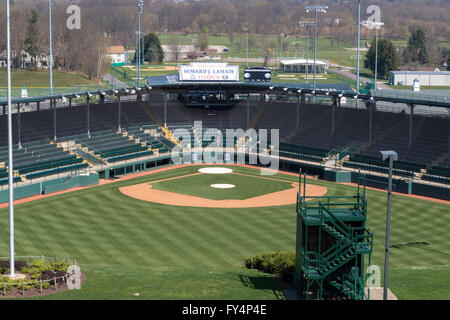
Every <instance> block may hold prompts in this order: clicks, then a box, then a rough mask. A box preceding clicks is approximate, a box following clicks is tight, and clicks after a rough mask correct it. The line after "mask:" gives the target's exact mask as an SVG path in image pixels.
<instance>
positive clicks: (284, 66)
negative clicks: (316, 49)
mask: <svg viewBox="0 0 450 320" xmlns="http://www.w3.org/2000/svg"><path fill="white" fill-rule="evenodd" d="M306 66H308V72H309V73H314V59H309V60H306V59H291V60H280V69H281V72H284V73H306ZM316 66H317V67H316V68H317V69H316V70H317V73H325V72H326V70H327V68H328V64H327V63H326V62H324V61H321V60H316Z"/></svg>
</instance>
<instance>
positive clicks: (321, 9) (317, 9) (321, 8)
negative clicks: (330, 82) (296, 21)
mask: <svg viewBox="0 0 450 320" xmlns="http://www.w3.org/2000/svg"><path fill="white" fill-rule="evenodd" d="M305 9H306V12H308V13H309V12H311V11H314V17H315V19H314V22H315V31H314V89H313V90H314V91H316V74H317V16H318V15H319V12H321V13H326V12H327V10H326V9H328V7H327V6H321V5H308V6H305Z"/></svg>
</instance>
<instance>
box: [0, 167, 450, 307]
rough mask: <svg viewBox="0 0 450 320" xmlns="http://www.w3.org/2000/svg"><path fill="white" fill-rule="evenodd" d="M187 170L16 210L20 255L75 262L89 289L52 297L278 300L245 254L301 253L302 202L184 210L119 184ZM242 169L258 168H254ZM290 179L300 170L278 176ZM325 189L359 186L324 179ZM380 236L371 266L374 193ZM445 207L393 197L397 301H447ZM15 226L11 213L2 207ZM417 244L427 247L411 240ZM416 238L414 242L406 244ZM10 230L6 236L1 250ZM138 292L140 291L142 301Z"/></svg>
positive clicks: (0, 238)
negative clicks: (130, 193) (298, 207)
mask: <svg viewBox="0 0 450 320" xmlns="http://www.w3.org/2000/svg"><path fill="white" fill-rule="evenodd" d="M197 169H198V167H188V168H182V169H178V170H175V171H168V172H161V173H157V174H154V175H150V176H145V177H140V178H136V179H133V180H128V181H119V182H117V183H113V184H108V185H104V186H97V187H94V188H90V189H86V190H80V191H76V192H73V193H68V194H64V195H59V196H55V197H50V198H47V199H43V200H39V201H35V202H30V203H26V204H21V205H18V206H16V210H15V215H16V220H15V225H16V254H17V255H27V254H29V255H46V256H62V257H64V256H69V257H71V258H72V259H77V261H78V262H79V264H80V265H81V268H82V271H83V272H85V273H86V274H87V279H88V280H87V282H86V284H85V285H84V286H83V288H82V290H77V291H70V292H64V293H61V294H57V295H54V296H48V297H45V299H118V298H120V299H279V298H282V297H283V295H282V293H281V290H282V289H283V288H285V284H283V283H281V282H278V281H277V280H276V279H274V278H272V277H270V276H269V275H267V274H263V273H260V272H258V271H254V270H246V269H245V268H244V266H243V259H244V258H245V257H248V256H251V255H255V254H259V253H263V252H271V251H277V250H290V251H293V250H295V234H296V212H295V205H292V206H284V207H277V208H273V207H272V208H270V207H269V208H255V209H245V210H244V209H202V208H181V207H172V206H164V205H158V204H152V203H148V202H145V201H139V200H135V199H132V198H129V197H127V196H125V195H123V194H122V193H120V191H119V190H118V188H119V187H121V186H126V185H134V184H137V183H144V182H147V181H157V180H161V179H165V178H170V177H174V176H179V175H186V174H189V173H194V172H196V171H197ZM238 171H239V172H242V173H247V174H258V173H259V171H257V170H255V169H248V168H239V169H238ZM277 178H280V179H284V180H286V181H296V177H294V176H285V175H281V174H279V175H277ZM310 183H313V184H318V185H325V186H327V187H328V195H351V194H353V193H354V191H355V188H354V187H349V186H342V185H338V184H334V183H328V182H323V181H310ZM367 197H368V200H369V220H368V224H369V227H370V228H371V230H372V231H373V232H374V234H375V240H374V241H375V249H374V250H375V251H374V254H373V259H372V262H373V263H374V264H377V265H379V266H380V267H382V266H383V262H384V247H383V243H384V238H385V234H384V230H385V216H386V194H385V193H382V192H378V191H367ZM448 208H449V207H448V205H443V204H436V203H432V202H428V201H423V200H416V199H411V198H408V197H404V196H395V197H394V199H393V208H392V237H391V241H392V244H393V245H394V247H393V248H392V255H391V260H390V266H391V275H390V287H391V289H392V291H393V292H394V293H395V294H396V295H397V296H398V297H399V298H400V299H450V293H449V291H448V288H449V287H450V277H449V276H448V275H449V272H450V266H449V264H448V261H449V257H450V250H449V247H450V246H449V245H450V234H449V233H448V232H447V231H448V230H447V229H448V225H449V223H450V214H449V210H448ZM0 228H1V229H2V230H7V229H8V209H7V208H5V209H1V210H0ZM416 242H420V244H414V243H416ZM408 244H409V245H408ZM7 253H8V233H7V232H2V233H0V256H6V255H7ZM135 293H140V296H139V297H135V296H134V294H135Z"/></svg>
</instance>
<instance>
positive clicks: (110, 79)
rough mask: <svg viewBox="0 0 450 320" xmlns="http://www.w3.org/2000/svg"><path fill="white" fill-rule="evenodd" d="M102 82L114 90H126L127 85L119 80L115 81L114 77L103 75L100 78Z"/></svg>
mask: <svg viewBox="0 0 450 320" xmlns="http://www.w3.org/2000/svg"><path fill="white" fill-rule="evenodd" d="M102 78H103V80H105V81H107V82H109V83H111V84H112V85H113V86H114V87H116V88H128V87H129V85H128V84H126V83H124V82H122V81H120V80H119V79H117V78H116V77H114V76H113V75H111V74H109V73H108V74H105V75H104V76H102Z"/></svg>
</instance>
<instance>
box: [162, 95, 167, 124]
mask: <svg viewBox="0 0 450 320" xmlns="http://www.w3.org/2000/svg"><path fill="white" fill-rule="evenodd" d="M163 97H164V128H167V94H165V93H163Z"/></svg>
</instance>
